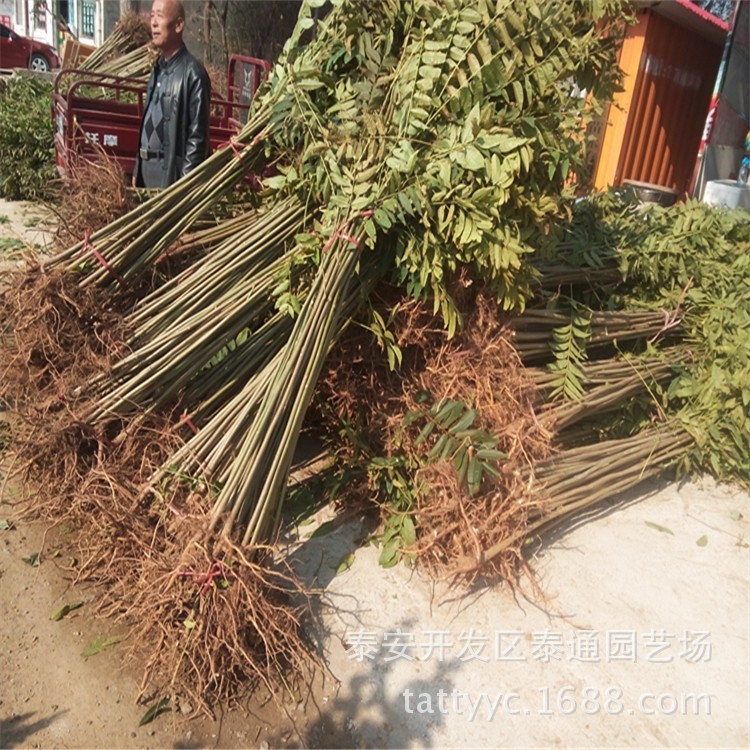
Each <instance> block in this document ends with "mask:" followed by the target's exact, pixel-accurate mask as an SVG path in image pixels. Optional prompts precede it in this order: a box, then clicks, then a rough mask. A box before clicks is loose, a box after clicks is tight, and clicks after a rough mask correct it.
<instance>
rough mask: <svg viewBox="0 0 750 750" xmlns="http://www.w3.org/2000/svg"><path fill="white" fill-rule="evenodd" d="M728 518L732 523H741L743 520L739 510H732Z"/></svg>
mask: <svg viewBox="0 0 750 750" xmlns="http://www.w3.org/2000/svg"><path fill="white" fill-rule="evenodd" d="M729 517H730V518H731V519H732V520H733V521H741V520H742V519H743V518H744V516H743V515H742V513H740V512H739V510H737V508H734V509H733V510H732V512H731V513H730V514H729Z"/></svg>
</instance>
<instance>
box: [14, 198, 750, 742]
mask: <svg viewBox="0 0 750 750" xmlns="http://www.w3.org/2000/svg"><path fill="white" fill-rule="evenodd" d="M3 216H6V217H8V221H6V222H3V220H2V218H1V217H3ZM42 218H43V217H42V215H41V213H40V210H39V209H38V208H37V207H30V206H27V205H23V204H9V203H6V202H3V201H0V240H1V239H3V238H5V239H8V238H13V237H17V238H21V239H23V240H24V241H27V242H32V243H36V244H39V245H42V246H44V243H45V235H44V233H43V231H41V230H43V229H44V224H43V223H40V221H39V220H40V219H42ZM11 244H12V243H11ZM6 245H7V243H6ZM6 245H0V248H2V247H5V249H0V263H2V265H0V274H1V273H2V271H3V270H7V269H9V268H12V267H14V266H15V265H16V264H17V263H18V257H17V252H16V251H12V248H11V247H10V246H6ZM13 252H16V256H14V255H13ZM1 417H2V414H0V418H1ZM1 475H2V468H0V476H1ZM13 502H14V494H13V492H12V491H11V492H6V495H5V497H4V499H3V503H2V505H0V586H1V587H2V588H1V591H2V596H1V598H0V601H2V618H0V679H1V680H2V685H1V686H0V747H19V748H20V747H44V748H46V747H66V748H86V747H98V748H118V747H128V748H130V747H139V748H158V747H165V748H189V747H207V748H210V747H226V748H266V747H338V748H342V747H388V748H398V747H409V748H419V747H499V746H503V747H519V748H520V747H524V748H531V747H586V748H594V747H600V748H616V747H618V748H619V747H634V748H635V747H637V748H645V747H649V748H651V747H653V748H656V747H660V748H663V747H712V748H747V747H750V691H749V690H748V686H749V685H750V544H749V543H750V524H749V523H748V519H750V495H749V494H748V493H747V492H745V491H741V490H739V489H737V488H734V487H727V486H721V485H717V484H716V483H714V482H713V481H710V480H705V481H702V482H697V483H687V484H674V483H667V482H658V481H652V482H649V483H645V484H644V485H642V486H641V487H639V488H638V489H637V491H633V492H631V493H629V494H628V495H627V496H624V497H621V498H619V500H618V502H617V503H613V504H610V505H609V506H607V507H606V508H603V509H602V510H601V512H599V513H597V514H594V515H590V516H587V517H586V518H583V519H577V520H576V521H575V522H573V523H571V524H569V525H568V526H567V527H566V528H565V529H563V530H561V531H560V532H559V533H557V534H555V535H554V536H553V537H549V538H548V539H547V540H546V544H545V546H544V547H543V548H542V549H540V550H538V551H537V552H536V553H535V554H533V555H532V557H531V558H530V562H531V566H532V568H533V570H534V573H535V576H536V583H537V584H538V586H539V587H540V588H539V591H540V592H541V593H539V591H534V587H533V585H532V582H531V581H530V580H528V579H524V580H523V581H521V582H520V587H519V588H516V589H512V588H510V587H508V586H500V587H483V586H481V585H478V586H476V587H475V588H473V589H472V590H471V591H451V590H448V589H445V588H444V587H441V586H439V585H433V584H431V583H430V582H429V581H427V580H424V579H423V578H422V577H421V576H419V575H418V574H416V573H415V572H414V571H412V570H410V569H409V568H407V567H406V566H403V565H402V566H397V567H396V568H392V569H389V570H384V569H382V568H380V567H378V565H377V556H378V550H377V549H376V548H374V547H372V546H365V547H360V546H359V542H358V540H360V539H362V537H363V524H364V520H363V519H351V520H348V521H347V522H345V523H340V524H336V525H334V526H333V527H330V526H328V527H326V528H329V529H331V528H332V530H330V532H329V533H325V534H317V535H315V536H312V530H313V529H314V528H316V527H315V526H314V525H309V526H304V527H299V528H293V529H290V530H289V532H288V534H287V536H286V537H285V539H284V540H283V542H284V545H285V546H286V551H287V554H288V555H289V556H290V558H291V559H292V561H293V564H294V565H295V567H296V568H297V569H298V570H299V572H300V573H301V575H302V576H303V577H304V579H305V580H306V581H307V582H308V583H309V584H310V585H311V586H313V587H315V588H316V589H317V590H318V591H319V592H320V596H319V598H318V603H317V605H316V612H315V614H316V618H315V620H314V621H313V620H311V622H310V623H309V625H308V627H309V633H310V635H311V637H312V638H313V639H314V640H315V641H316V642H317V643H318V644H319V645H320V649H321V653H322V655H323V657H324V660H325V662H326V663H327V665H328V666H329V668H330V669H331V671H332V673H333V675H334V676H335V678H337V680H338V681H339V682H336V680H335V679H333V678H331V677H328V678H327V679H326V680H325V681H323V680H322V679H320V678H318V679H316V680H315V681H314V683H313V684H312V686H311V687H310V688H308V689H304V690H302V691H300V694H299V696H296V697H292V696H290V695H289V694H285V693H279V694H276V695H273V696H270V695H265V694H258V695H255V696H254V697H253V699H252V700H251V701H250V702H248V703H246V704H245V705H243V706H242V707H240V708H239V709H238V710H235V711H232V712H229V713H226V714H225V715H223V716H218V717H217V719H216V720H215V721H211V720H208V719H206V718H197V719H190V718H189V714H190V713H191V708H192V707H191V706H189V705H185V704H178V705H175V706H172V707H171V708H172V709H173V710H172V711H170V712H168V713H164V714H162V715H160V716H158V717H157V718H156V719H155V720H154V721H153V722H151V723H149V724H146V725H144V726H139V722H140V720H141V718H142V717H143V716H144V714H145V712H146V710H147V708H148V707H149V705H155V704H156V703H157V702H158V700H159V699H160V697H161V696H150V698H151V700H150V701H149V702H148V705H135V703H134V697H135V695H136V693H137V687H138V682H139V670H138V665H137V664H124V663H123V654H124V653H125V651H126V647H127V646H128V645H130V644H128V643H126V642H122V643H117V644H115V645H114V646H113V647H112V648H111V649H109V650H106V651H104V652H102V653H98V654H96V655H93V656H89V657H85V656H83V651H84V650H85V649H86V648H87V646H89V645H90V644H91V643H92V641H94V639H97V638H112V637H114V636H119V635H122V634H123V631H122V630H121V629H120V628H119V627H118V626H117V625H116V624H113V623H111V622H107V621H104V620H101V619H97V618H96V617H94V616H93V614H92V612H93V609H94V604H95V601H96V596H97V594H96V591H95V590H93V589H80V588H72V587H71V585H70V578H71V574H70V571H69V568H70V564H71V560H70V557H69V553H68V552H66V550H65V546H64V542H65V538H64V537H65V530H64V529H63V530H62V534H61V535H59V533H57V532H56V534H57V535H55V534H51V535H48V536H46V537H45V530H44V528H42V527H40V526H39V525H28V524H22V523H18V522H16V523H13V521H12V517H13V511H14V508H13V506H12V503H13ZM331 518H332V516H331V511H330V510H329V509H324V510H322V511H321V512H320V513H319V514H318V515H317V516H316V519H315V520H316V521H317V522H318V523H321V522H324V521H326V520H330V519H331ZM4 521H7V522H8V523H3V522H4ZM57 550H60V552H59V553H58V552H57ZM40 552H41V556H40V557H39V558H35V557H34V556H35V555H39V554H40ZM352 553H353V557H351V558H350V559H351V565H350V567H348V569H346V570H342V567H341V561H342V560H344V559H345V558H349V555H350V554H352ZM39 561H41V562H39ZM35 563H39V564H35ZM73 602H82V605H81V606H80V607H79V608H77V609H75V610H74V611H72V612H70V613H69V614H68V615H67V616H65V617H64V618H62V619H60V620H52V619H50V618H51V616H52V615H53V613H55V612H57V611H58V610H59V609H60V608H61V607H62V606H63V605H64V604H66V603H68V604H69V603H73Z"/></svg>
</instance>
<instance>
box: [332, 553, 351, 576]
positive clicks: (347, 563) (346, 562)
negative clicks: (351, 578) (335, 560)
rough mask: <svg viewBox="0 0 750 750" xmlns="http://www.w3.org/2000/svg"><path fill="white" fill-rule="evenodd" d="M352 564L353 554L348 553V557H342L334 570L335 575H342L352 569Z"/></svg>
mask: <svg viewBox="0 0 750 750" xmlns="http://www.w3.org/2000/svg"><path fill="white" fill-rule="evenodd" d="M353 563H354V552H350V553H349V554H348V555H344V557H343V558H342V559H341V562H340V563H339V564H338V567H337V568H336V575H338V574H339V573H343V572H344V571H345V570H349V568H351V567H352V564H353Z"/></svg>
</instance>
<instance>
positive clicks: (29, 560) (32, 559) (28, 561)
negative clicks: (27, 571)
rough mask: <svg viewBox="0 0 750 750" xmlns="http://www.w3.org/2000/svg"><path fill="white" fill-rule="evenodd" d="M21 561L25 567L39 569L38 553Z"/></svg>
mask: <svg viewBox="0 0 750 750" xmlns="http://www.w3.org/2000/svg"><path fill="white" fill-rule="evenodd" d="M23 561H24V562H25V563H26V564H27V565H31V567H32V568H38V567H39V563H40V562H41V560H40V559H39V553H38V552H34V553H32V554H31V555H29V556H28V557H24V558H23Z"/></svg>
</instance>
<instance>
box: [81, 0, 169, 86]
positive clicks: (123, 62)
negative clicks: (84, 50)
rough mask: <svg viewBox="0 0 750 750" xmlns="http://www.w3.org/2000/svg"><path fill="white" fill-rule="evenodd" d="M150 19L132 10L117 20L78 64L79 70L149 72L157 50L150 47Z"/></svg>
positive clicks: (119, 72)
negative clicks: (99, 44)
mask: <svg viewBox="0 0 750 750" xmlns="http://www.w3.org/2000/svg"><path fill="white" fill-rule="evenodd" d="M150 42H151V32H150V31H149V28H148V23H147V22H146V21H145V20H144V19H143V18H141V17H140V16H138V15H136V14H135V13H129V14H128V15H125V16H123V17H122V18H121V19H120V20H119V21H118V22H117V23H116V24H115V28H114V30H113V31H112V33H111V34H110V35H109V36H108V37H107V38H106V39H105V40H104V43H103V44H102V45H101V46H100V47H97V49H95V50H94V51H93V52H92V53H91V54H90V55H89V56H88V57H87V58H86V59H85V60H84V61H83V62H82V63H81V64H80V65H79V66H78V68H79V69H80V70H86V71H90V72H95V73H109V74H111V75H118V76H136V77H142V76H144V75H148V72H149V70H150V68H151V65H152V64H153V62H154V59H155V57H156V56H155V54H154V53H153V51H152V50H151V49H150Z"/></svg>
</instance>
